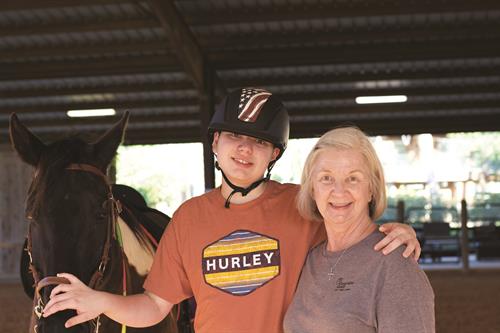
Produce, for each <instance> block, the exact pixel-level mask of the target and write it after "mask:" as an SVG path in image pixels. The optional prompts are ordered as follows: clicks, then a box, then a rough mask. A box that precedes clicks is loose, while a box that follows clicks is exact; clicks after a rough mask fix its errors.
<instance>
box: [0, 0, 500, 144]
mask: <svg viewBox="0 0 500 333" xmlns="http://www.w3.org/2000/svg"><path fill="white" fill-rule="evenodd" d="M173 3H174V5H175V9H176V10H169V9H168V6H166V7H165V6H164V7H162V5H161V1H159V0H149V1H130V0H129V1H127V0H88V1H85V2H84V3H82V2H76V1H66V0H47V1H37V0H25V1H16V2H13V1H5V2H2V3H0V54H1V57H0V142H6V141H7V139H8V135H7V134H8V116H9V114H10V113H11V112H17V113H18V114H19V118H20V119H21V120H23V121H25V122H26V123H27V125H28V126H30V127H32V128H33V130H34V132H35V133H37V134H39V135H40V136H42V137H43V138H46V139H49V140H51V139H54V138H55V137H58V136H60V135H61V134H62V133H65V132H72V131H75V130H82V131H100V130H103V129H104V128H106V127H107V126H108V124H110V123H111V122H113V121H114V120H115V119H109V118H93V119H83V120H82V119H80V120H76V119H68V118H67V117H66V115H65V112H66V110H69V109H86V108H100V107H114V108H116V109H117V110H118V113H119V114H121V113H122V112H124V111H125V110H129V111H130V112H131V114H132V117H131V120H130V126H129V130H128V133H127V142H128V143H158V142H186V141H199V140H201V139H203V138H204V136H203V132H204V130H203V127H204V125H203V124H202V122H203V121H206V118H207V117H206V116H204V113H206V112H207V110H206V108H204V107H203V106H202V104H200V101H203V99H204V98H205V97H206V96H207V95H211V94H212V93H213V91H206V89H208V90H212V88H214V89H215V87H214V85H215V86H216V87H217V88H218V89H220V88H221V87H222V86H224V87H225V88H227V89H231V88H235V87H239V86H259V87H265V88H268V89H270V90H272V91H273V92H274V93H276V94H279V95H280V96H281V97H282V98H283V99H284V100H285V103H286V105H287V106H288V108H289V110H290V114H291V119H292V136H293V137H304V136H315V135H319V134H321V133H322V132H324V131H326V130H327V129H329V128H331V127H334V126H336V125H338V124H340V123H344V122H351V123H355V124H357V125H358V126H360V127H361V128H363V129H364V130H366V131H368V132H369V133H372V134H402V133H418V132H449V131H474V130H499V129H500V2H498V1H491V0H488V1H487V0H478V1H469V0H467V1H465V0H462V1H449V0H434V1H430V0H419V1H417V0H406V1H403V0H400V1H396V0H392V1H375V0H363V1H352V0H350V1H346V0H343V1H320V0H303V1H299V0H274V1H257V0H254V1H250V0H225V1H223V0H204V1H195V0H179V1H173ZM165 8H166V9H165ZM166 18H170V19H172V18H174V19H180V22H181V23H182V22H184V23H185V24H186V25H185V27H187V30H188V31H189V32H190V34H191V35H190V36H189V35H186V34H185V30H183V27H182V25H181V24H179V22H176V23H175V24H177V25H176V26H175V24H174V23H172V24H173V25H174V28H172V27H170V28H171V29H169V28H168V27H166V26H165V19H166ZM167 21H168V22H170V21H169V20H168V19H167ZM168 22H167V25H168ZM176 34H180V39H179V36H175V35H176ZM191 37H193V38H194V42H195V44H196V45H197V46H198V47H199V49H196V48H195V49H194V51H193V48H191V51H189V50H190V49H189V48H186V45H187V44H189V38H191ZM186 50H188V51H186ZM197 52H198V54H196V53H197ZM193 53H194V54H193ZM199 62H201V63H202V64H201V66H203V69H202V70H201V71H200V70H199V68H198V72H196V71H197V70H196V69H193V68H196V66H197V65H199ZM191 63H192V64H193V68H189V67H190V66H189V64H191ZM186 64H188V66H186ZM193 71H194V73H195V74H193ZM212 71H213V73H215V75H216V76H217V78H218V79H219V81H217V82H219V83H216V84H209V85H208V86H206V87H204V86H203V84H201V86H200V82H199V78H197V77H196V74H198V75H199V74H200V73H201V72H207V73H210V72H212ZM379 94H406V95H408V102H407V103H404V104H397V105H396V104H393V105H356V104H355V102H354V98H355V97H356V96H359V95H379ZM203 119H205V120H203Z"/></svg>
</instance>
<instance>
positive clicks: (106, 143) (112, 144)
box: [94, 112, 130, 170]
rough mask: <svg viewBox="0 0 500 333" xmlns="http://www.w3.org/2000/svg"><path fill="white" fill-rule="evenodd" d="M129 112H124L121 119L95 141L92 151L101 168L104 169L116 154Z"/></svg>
mask: <svg viewBox="0 0 500 333" xmlns="http://www.w3.org/2000/svg"><path fill="white" fill-rule="evenodd" d="M129 116H130V114H129V113H128V112H125V113H124V114H123V117H122V119H120V121H118V122H117V123H116V124H115V125H113V127H111V128H110V129H109V130H108V131H107V132H106V133H104V134H103V135H102V136H101V137H100V138H99V139H98V140H97V141H96V142H95V143H94V151H95V156H96V158H97V164H98V166H99V167H100V168H101V169H103V170H104V169H106V168H107V167H108V165H109V164H110V163H111V160H112V159H113V157H114V156H115V154H116V150H117V149H118V146H119V145H120V143H121V142H122V140H123V135H124V133H125V128H126V127H127V123H128V118H129Z"/></svg>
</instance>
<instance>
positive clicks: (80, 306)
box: [43, 273, 173, 327]
mask: <svg viewBox="0 0 500 333" xmlns="http://www.w3.org/2000/svg"><path fill="white" fill-rule="evenodd" d="M58 276H60V277H65V278H67V279H68V280H69V281H70V284H60V285H59V286H57V287H55V288H54V289H53V290H52V293H51V294H50V301H49V302H48V303H47V305H46V306H45V309H44V311H43V316H44V317H48V316H50V315H52V314H54V313H56V312H58V311H62V310H67V309H73V310H76V312H77V315H76V316H74V317H72V318H70V319H68V321H66V323H65V326H66V327H71V326H74V325H78V324H80V323H83V322H86V321H89V320H91V319H94V318H96V317H97V316H99V315H100V314H104V315H106V316H107V317H109V318H111V319H113V320H114V321H116V322H119V323H121V324H124V325H127V326H131V327H147V326H152V325H154V324H156V323H158V322H160V321H161V320H162V319H163V318H165V316H166V315H167V314H168V313H169V312H170V310H171V309H172V306H173V304H171V303H170V302H167V301H166V300H164V299H162V298H160V297H158V296H156V295H154V294H152V293H150V292H145V293H143V294H137V295H131V296H121V295H115V294H110V293H107V292H103V291H96V290H93V289H91V288H89V287H87V286H86V285H85V284H83V283H82V282H81V281H80V280H78V278H76V277H75V276H74V275H71V274H66V273H62V274H58Z"/></svg>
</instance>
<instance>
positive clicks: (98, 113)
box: [66, 109, 116, 118]
mask: <svg viewBox="0 0 500 333" xmlns="http://www.w3.org/2000/svg"><path fill="white" fill-rule="evenodd" d="M66 114H67V115H68V117H71V118H80V117H104V116H114V115H115V114H116V111H115V109H88V110H69V111H68V112H66Z"/></svg>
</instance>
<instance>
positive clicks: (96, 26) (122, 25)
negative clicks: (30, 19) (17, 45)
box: [0, 1, 159, 38]
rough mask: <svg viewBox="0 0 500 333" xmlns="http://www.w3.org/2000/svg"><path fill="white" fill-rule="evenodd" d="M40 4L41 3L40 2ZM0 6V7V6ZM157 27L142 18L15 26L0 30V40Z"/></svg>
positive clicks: (157, 24) (157, 25)
mask: <svg viewBox="0 0 500 333" xmlns="http://www.w3.org/2000/svg"><path fill="white" fill-rule="evenodd" d="M40 2H41V1H40ZM0 6H1V5H0ZM157 27H159V23H158V22H156V21H155V20H151V19H144V18H130V19H126V18H123V19H112V20H106V21H101V20H100V21H83V22H67V23H62V22H61V23H55V24H44V25H39V24H36V25H26V26H16V27H15V29H2V30H0V38H3V37H17V36H29V35H37V36H39V35H50V34H75V33H86V32H98V31H114V30H120V31H127V30H137V29H148V28H149V29H151V28H157Z"/></svg>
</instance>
